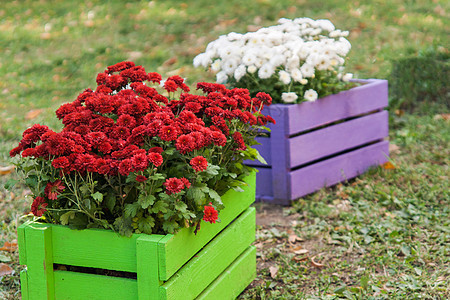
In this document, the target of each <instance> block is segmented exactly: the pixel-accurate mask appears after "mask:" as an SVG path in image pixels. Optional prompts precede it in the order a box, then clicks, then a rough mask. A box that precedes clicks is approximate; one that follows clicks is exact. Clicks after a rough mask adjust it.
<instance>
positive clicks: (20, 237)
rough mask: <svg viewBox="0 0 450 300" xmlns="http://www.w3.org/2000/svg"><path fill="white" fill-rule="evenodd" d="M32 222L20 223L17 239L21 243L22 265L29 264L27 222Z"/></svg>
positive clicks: (20, 258)
mask: <svg viewBox="0 0 450 300" xmlns="http://www.w3.org/2000/svg"><path fill="white" fill-rule="evenodd" d="M29 223H30V222H26V223H25V224H22V225H20V226H19V227H18V228H17V241H18V244H19V249H20V251H19V262H20V264H21V265H26V264H27V247H26V243H25V228H26V226H27V224H29Z"/></svg>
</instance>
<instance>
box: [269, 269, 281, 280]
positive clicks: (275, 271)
mask: <svg viewBox="0 0 450 300" xmlns="http://www.w3.org/2000/svg"><path fill="white" fill-rule="evenodd" d="M278 269H279V268H278V266H272V267H270V268H269V272H270V277H272V278H275V277H277V274H278Z"/></svg>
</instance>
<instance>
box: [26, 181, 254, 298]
mask: <svg viewBox="0 0 450 300" xmlns="http://www.w3.org/2000/svg"><path fill="white" fill-rule="evenodd" d="M246 182H247V183H248V186H246V187H245V188H244V192H236V191H234V190H230V191H228V192H227V193H226V194H225V195H224V196H223V197H222V200H223V202H224V204H225V206H226V208H225V209H224V210H222V211H221V214H220V218H221V222H220V223H216V224H209V223H206V222H202V226H201V229H200V231H199V232H198V233H197V235H194V233H193V232H192V230H190V229H187V228H185V229H182V230H180V231H179V232H178V233H177V234H175V235H172V234H168V235H146V234H134V235H133V236H132V237H130V238H128V237H123V236H119V235H118V234H116V233H114V232H112V231H108V230H97V229H89V230H71V229H69V228H68V227H65V226H61V225H52V224H43V223H36V222H29V223H26V224H24V225H22V226H20V227H19V229H18V235H19V254H20V263H21V264H23V265H27V268H26V269H25V270H23V271H22V273H21V274H20V275H21V276H20V280H21V289H22V299H39V300H42V299H57V300H63V299H99V300H101V299H105V300H114V299H120V300H123V299H233V298H235V297H236V296H238V295H239V294H240V293H241V292H242V291H243V290H244V289H245V287H246V286H247V285H248V284H249V283H250V282H251V281H252V280H253V279H254V278H255V276H256V252H255V248H254V247H253V246H251V243H252V242H253V241H254V240H255V209H254V208H252V207H249V206H250V205H251V204H252V203H253V202H254V200H255V174H252V175H251V176H249V177H248V178H247V179H246ZM55 264H57V265H66V266H78V267H87V268H95V269H106V270H112V271H121V272H128V273H127V274H128V275H131V276H128V277H133V275H134V274H133V273H135V276H136V278H137V279H133V278H124V277H114V276H106V275H97V274H90V273H81V272H73V271H67V270H61V268H55ZM68 269H69V270H70V269H71V268H68ZM90 270H92V269H90ZM116 273H117V272H116Z"/></svg>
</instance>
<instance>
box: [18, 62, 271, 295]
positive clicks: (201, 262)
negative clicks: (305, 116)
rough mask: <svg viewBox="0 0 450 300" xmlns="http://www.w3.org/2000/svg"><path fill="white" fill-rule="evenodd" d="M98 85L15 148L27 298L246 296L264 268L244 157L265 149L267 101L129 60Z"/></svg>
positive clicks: (252, 184) (251, 181)
mask: <svg viewBox="0 0 450 300" xmlns="http://www.w3.org/2000/svg"><path fill="white" fill-rule="evenodd" d="M96 81H97V84H98V86H97V88H96V90H95V91H93V90H90V89H87V90H85V91H84V92H82V93H81V94H80V95H79V96H78V97H77V99H76V100H75V101H73V102H72V103H67V104H63V105H62V106H61V107H60V108H59V109H58V110H57V111H56V115H57V117H58V118H59V119H60V120H62V123H63V125H64V126H63V129H62V130H61V131H60V132H55V131H53V130H50V129H49V128H48V127H47V126H44V125H39V124H36V125H34V126H32V127H31V128H29V129H27V130H25V132H24V133H23V138H22V140H21V141H20V143H19V145H18V146H17V147H16V148H14V149H12V150H11V152H10V155H11V156H13V157H14V156H19V159H18V160H17V162H16V165H17V170H18V172H19V174H20V175H21V177H22V178H23V179H24V181H25V184H26V185H27V186H28V187H29V188H30V190H31V194H32V197H33V203H32V205H31V211H32V213H33V215H34V216H35V218H34V219H33V221H32V222H27V223H26V224H24V225H22V226H21V227H20V228H19V230H18V234H19V252H20V261H21V263H22V264H25V265H27V268H26V269H25V270H24V271H23V272H22V273H21V284H22V296H23V299H181V298H183V299H193V298H196V297H199V298H210V297H214V295H217V294H221V293H223V295H225V296H229V297H234V296H236V295H238V294H239V293H240V292H241V291H242V290H243V289H244V288H245V287H246V286H247V285H248V284H249V283H250V282H251V281H252V280H253V278H254V277H255V274H256V256H255V255H256V254H255V249H254V247H253V246H251V243H252V241H253V240H254V238H255V232H254V231H255V219H254V218H255V211H254V208H250V207H249V206H250V204H251V203H253V201H254V199H255V174H254V172H253V171H252V168H250V167H248V166H246V165H244V164H243V161H244V160H248V159H255V158H258V152H257V150H255V149H252V148H251V147H250V146H252V145H253V144H255V141H254V137H255V135H256V134H257V131H258V129H259V128H261V126H262V125H265V124H266V123H267V122H270V121H272V119H271V117H268V116H263V115H262V114H261V113H260V111H261V109H263V107H264V106H265V105H268V104H270V103H271V98H270V96H268V95H267V94H264V93H258V95H257V96H255V97H253V98H252V97H250V95H249V92H248V90H245V89H238V88H236V89H232V90H228V89H226V88H225V86H223V85H221V84H215V83H198V84H197V88H198V89H199V90H200V91H201V92H203V94H200V95H195V94H191V93H189V87H188V86H187V85H186V84H185V82H184V79H183V78H181V77H179V76H171V77H169V78H168V79H167V80H165V81H162V80H161V76H160V75H159V74H158V73H147V72H146V71H145V69H144V68H143V67H142V66H136V65H135V64H134V63H133V62H121V63H118V64H116V65H113V66H110V67H108V68H107V70H106V71H105V72H103V73H100V74H98V76H97V80H96ZM152 84H153V86H152ZM179 90H181V94H180V95H179V96H177V95H178V91H179ZM163 92H164V94H167V95H168V97H166V96H164V95H163ZM72 229H79V230H72ZM81 229H82V230H81ZM230 284H231V285H232V287H230V286H229V285H230Z"/></svg>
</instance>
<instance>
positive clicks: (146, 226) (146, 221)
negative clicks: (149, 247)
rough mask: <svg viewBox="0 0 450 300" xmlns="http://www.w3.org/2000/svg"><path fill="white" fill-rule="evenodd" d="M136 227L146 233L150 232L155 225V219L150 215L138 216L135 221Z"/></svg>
mask: <svg viewBox="0 0 450 300" xmlns="http://www.w3.org/2000/svg"><path fill="white" fill-rule="evenodd" d="M137 225H138V229H139V230H140V231H141V232H143V233H146V234H152V228H153V227H154V226H155V219H153V218H152V217H151V216H148V217H146V218H140V219H139V220H138V222H137Z"/></svg>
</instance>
